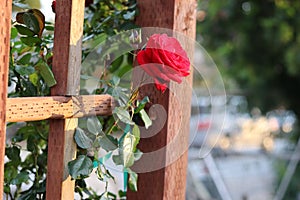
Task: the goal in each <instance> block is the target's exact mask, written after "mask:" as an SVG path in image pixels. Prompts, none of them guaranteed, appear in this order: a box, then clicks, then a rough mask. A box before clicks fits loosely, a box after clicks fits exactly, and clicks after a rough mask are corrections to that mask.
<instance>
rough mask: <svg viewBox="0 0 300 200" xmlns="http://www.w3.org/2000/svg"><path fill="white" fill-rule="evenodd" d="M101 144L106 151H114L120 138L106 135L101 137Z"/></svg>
mask: <svg viewBox="0 0 300 200" xmlns="http://www.w3.org/2000/svg"><path fill="white" fill-rule="evenodd" d="M99 142H100V146H101V148H103V149H104V150H105V151H113V150H115V149H117V148H118V140H117V139H116V138H114V137H112V136H111V135H104V136H103V137H100V138H99Z"/></svg>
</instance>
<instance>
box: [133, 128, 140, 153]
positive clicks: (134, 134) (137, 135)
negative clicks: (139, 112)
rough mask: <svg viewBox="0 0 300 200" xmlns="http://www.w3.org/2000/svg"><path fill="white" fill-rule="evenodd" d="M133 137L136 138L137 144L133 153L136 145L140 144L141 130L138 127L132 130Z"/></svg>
mask: <svg viewBox="0 0 300 200" xmlns="http://www.w3.org/2000/svg"><path fill="white" fill-rule="evenodd" d="M132 135H133V136H134V137H135V143H134V144H133V146H134V149H133V151H135V150H136V145H137V144H138V143H139V141H140V138H141V137H140V129H139V127H138V126H137V125H134V126H133V128H132Z"/></svg>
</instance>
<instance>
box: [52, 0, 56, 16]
mask: <svg viewBox="0 0 300 200" xmlns="http://www.w3.org/2000/svg"><path fill="white" fill-rule="evenodd" d="M55 7H56V0H53V1H52V4H51V8H52V12H54V13H55Z"/></svg>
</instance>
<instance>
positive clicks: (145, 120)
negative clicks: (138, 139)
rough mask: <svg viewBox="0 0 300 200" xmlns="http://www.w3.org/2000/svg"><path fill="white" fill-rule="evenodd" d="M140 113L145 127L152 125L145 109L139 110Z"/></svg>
mask: <svg viewBox="0 0 300 200" xmlns="http://www.w3.org/2000/svg"><path fill="white" fill-rule="evenodd" d="M140 115H141V118H142V120H143V121H144V123H145V128H146V129H148V128H149V127H150V126H151V125H152V121H151V119H150V118H149V116H148V114H147V113H146V111H145V110H144V109H142V110H141V111H140Z"/></svg>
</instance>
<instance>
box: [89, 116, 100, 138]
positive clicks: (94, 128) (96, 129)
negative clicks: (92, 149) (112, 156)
mask: <svg viewBox="0 0 300 200" xmlns="http://www.w3.org/2000/svg"><path fill="white" fill-rule="evenodd" d="M87 129H88V130H89V131H90V132H91V133H93V134H94V135H97V134H98V133H100V132H102V125H101V123H100V121H99V120H98V118H97V117H89V118H88V119H87Z"/></svg>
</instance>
